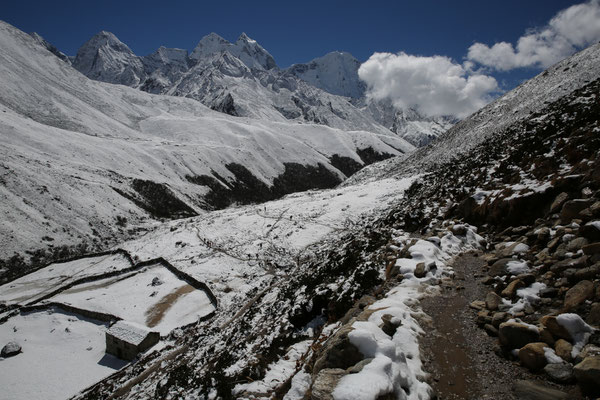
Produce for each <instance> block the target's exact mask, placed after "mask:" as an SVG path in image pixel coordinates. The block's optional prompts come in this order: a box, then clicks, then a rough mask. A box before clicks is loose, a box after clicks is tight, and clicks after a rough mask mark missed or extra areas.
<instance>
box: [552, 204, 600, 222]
mask: <svg viewBox="0 0 600 400" xmlns="http://www.w3.org/2000/svg"><path fill="white" fill-rule="evenodd" d="M592 204H593V200H590V199H576V200H569V201H567V202H566V203H564V205H563V207H562V209H561V211H560V222H561V223H563V224H568V223H570V222H571V221H572V220H573V219H574V218H577V217H578V216H579V213H580V212H581V211H583V210H585V209H586V208H588V207H589V206H591V205H592Z"/></svg>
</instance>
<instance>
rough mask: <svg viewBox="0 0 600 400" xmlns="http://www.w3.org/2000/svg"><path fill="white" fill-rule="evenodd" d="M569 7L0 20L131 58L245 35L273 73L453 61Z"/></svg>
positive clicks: (354, 8)
mask: <svg viewBox="0 0 600 400" xmlns="http://www.w3.org/2000/svg"><path fill="white" fill-rule="evenodd" d="M576 3H577V1H566V0H544V1H523V0H520V1H513V0H504V1H494V2H491V1H453V2H441V1H426V0H421V1H410V2H408V1H353V0H345V1H327V0H322V1H302V2H286V1H239V2H238V1H232V0H229V1H220V2H219V1H210V2H207V1H164V0H163V1H148V0H145V1H135V0H134V1H128V0H125V1H81V0H78V1H26V0H19V1H14V0H4V1H3V5H2V8H1V9H0V18H1V19H3V20H5V21H7V22H9V23H11V24H13V25H15V26H16V27H18V28H19V29H21V30H24V31H26V32H32V31H35V32H38V33H39V34H41V35H42V36H43V37H45V38H46V39H47V40H49V41H50V42H51V43H53V44H54V45H56V46H57V47H58V48H59V49H61V50H62V51H63V52H65V53H66V54H69V55H74V54H75V53H76V51H77V49H78V48H79V46H80V45H81V44H82V43H83V42H85V41H86V40H87V39H89V38H90V37H91V36H92V35H94V34H95V33H97V32H98V31H100V30H108V31H111V32H113V33H114V34H116V35H117V37H119V39H121V40H122V41H123V42H125V43H126V44H127V45H128V46H129V47H131V49H132V50H133V51H134V52H135V53H136V54H139V55H145V54H149V53H151V52H152V51H154V50H155V49H156V48H158V47H159V46H160V45H165V46H167V47H179V48H185V49H188V50H191V49H193V47H194V46H195V45H196V43H197V42H198V40H199V39H200V38H201V37H202V36H204V35H206V34H208V33H210V32H216V33H218V34H219V35H221V36H223V37H224V38H226V39H228V40H235V39H236V38H237V37H238V36H239V34H240V33H241V32H243V31H244V32H246V33H247V34H248V35H249V36H250V37H252V38H253V39H256V40H257V41H258V42H259V43H261V44H262V45H263V47H265V48H266V49H267V50H268V51H269V52H270V53H271V54H272V55H273V56H274V57H275V59H276V61H277V63H278V64H279V65H280V66H282V67H285V66H288V65H290V64H293V63H296V62H305V61H308V60H310V59H312V58H315V57H318V56H321V55H323V54H325V53H327V52H329V51H333V50H345V51H348V52H350V53H352V54H353V55H354V56H355V57H356V58H358V59H359V60H361V61H364V60H366V59H367V58H368V57H369V56H370V55H371V54H372V53H373V52H375V51H387V52H398V51H405V52H407V53H409V54H418V55H434V54H441V55H447V56H450V57H452V58H454V59H455V60H457V61H460V60H462V58H463V57H464V56H465V53H466V49H467V48H468V47H469V46H470V45H471V44H472V43H473V42H474V41H479V42H483V43H490V44H491V43H494V42H497V41H509V42H514V41H515V40H516V39H517V38H518V37H519V36H520V35H522V34H523V33H524V31H525V30H526V29H528V28H531V27H536V26H540V25H543V24H545V23H546V22H547V21H548V20H549V19H550V18H551V17H552V16H553V15H554V14H556V12H557V11H559V10H561V9H563V8H566V7H568V6H570V5H572V4H576Z"/></svg>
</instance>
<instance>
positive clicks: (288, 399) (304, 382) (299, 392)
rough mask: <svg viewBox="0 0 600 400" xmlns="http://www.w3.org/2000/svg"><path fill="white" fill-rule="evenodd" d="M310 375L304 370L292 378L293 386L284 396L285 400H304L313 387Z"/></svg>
mask: <svg viewBox="0 0 600 400" xmlns="http://www.w3.org/2000/svg"><path fill="white" fill-rule="evenodd" d="M311 382H312V381H311V377H310V374H309V373H307V372H305V371H304V370H300V371H298V373H297V374H296V375H294V377H293V378H292V386H291V387H290V390H288V392H287V393H286V394H285V396H283V400H302V399H304V396H305V395H306V392H308V389H310V385H311Z"/></svg>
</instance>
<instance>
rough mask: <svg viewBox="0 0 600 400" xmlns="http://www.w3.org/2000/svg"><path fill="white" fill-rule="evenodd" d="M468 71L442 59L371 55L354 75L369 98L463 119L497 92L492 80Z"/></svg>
mask: <svg viewBox="0 0 600 400" xmlns="http://www.w3.org/2000/svg"><path fill="white" fill-rule="evenodd" d="M471 68H472V65H471V64H470V63H467V64H466V65H464V66H463V65H460V64H457V63H455V62H453V61H452V60H451V59H450V58H448V57H443V56H433V57H420V56H413V55H409V54H406V53H399V54H391V53H375V54H373V55H372V56H371V57H370V58H369V59H368V60H367V61H366V62H365V63H363V64H362V65H361V66H360V68H359V70H358V75H359V77H360V78H361V79H362V80H363V81H365V83H366V84H367V96H368V97H370V98H372V99H377V100H381V99H390V100H391V101H392V102H393V104H394V106H395V107H397V108H408V107H410V108H414V109H416V110H417V111H418V112H420V113H421V114H423V115H427V116H443V115H452V116H455V117H458V118H464V117H466V116H467V115H469V114H471V113H472V112H474V111H476V110H478V109H479V108H481V107H483V106H484V105H486V104H487V103H488V102H489V101H490V100H491V95H492V93H493V92H495V91H497V89H498V83H497V82H496V80H495V79H494V78H493V77H490V76H485V75H481V74H476V73H473V72H472V69H471Z"/></svg>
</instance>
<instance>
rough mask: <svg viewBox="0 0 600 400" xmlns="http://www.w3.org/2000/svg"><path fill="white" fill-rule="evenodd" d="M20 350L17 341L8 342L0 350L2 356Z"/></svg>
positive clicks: (8, 355)
mask: <svg viewBox="0 0 600 400" xmlns="http://www.w3.org/2000/svg"><path fill="white" fill-rule="evenodd" d="M20 352H21V345H20V344H19V343H17V342H14V341H13V342H8V343H7V344H6V345H5V346H4V347H3V348H2V351H1V352H0V355H1V356H2V357H12V356H16V355H17V354H19V353H20Z"/></svg>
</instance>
